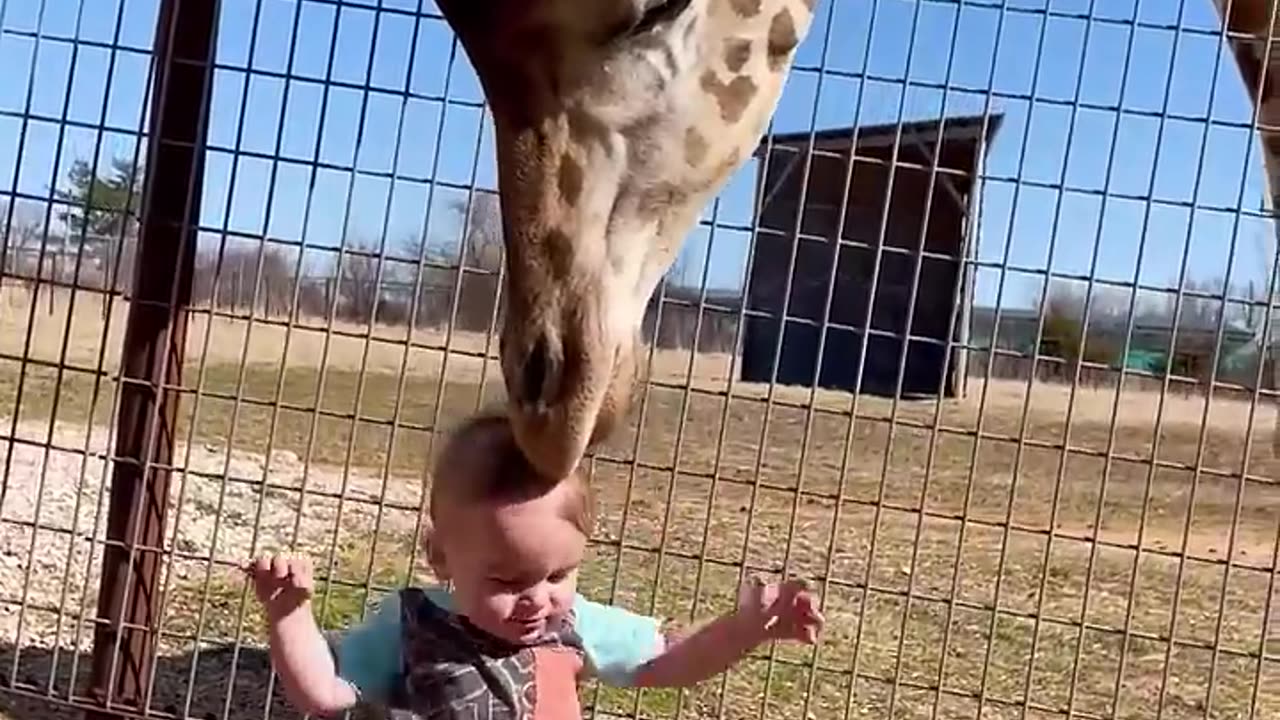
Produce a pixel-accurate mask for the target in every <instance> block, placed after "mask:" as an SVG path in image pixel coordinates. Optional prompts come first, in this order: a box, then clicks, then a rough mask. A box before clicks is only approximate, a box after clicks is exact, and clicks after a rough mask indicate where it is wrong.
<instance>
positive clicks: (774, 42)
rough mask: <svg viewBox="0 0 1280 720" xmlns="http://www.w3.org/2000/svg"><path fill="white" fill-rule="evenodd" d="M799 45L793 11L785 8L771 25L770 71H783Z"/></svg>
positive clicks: (775, 16)
mask: <svg viewBox="0 0 1280 720" xmlns="http://www.w3.org/2000/svg"><path fill="white" fill-rule="evenodd" d="M799 43H800V37H799V36H798V35H797V34H796V21H795V19H794V18H792V17H791V11H790V10H788V9H786V8H783V9H782V10H781V11H780V12H779V13H778V14H777V15H774V16H773V21H772V22H770V23H769V69H770V70H772V71H774V72H777V71H778V70H780V69H782V66H783V65H786V63H787V57H788V56H789V55H790V54H791V51H792V50H795V49H796V45H798V44H799Z"/></svg>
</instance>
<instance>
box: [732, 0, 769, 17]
mask: <svg viewBox="0 0 1280 720" xmlns="http://www.w3.org/2000/svg"><path fill="white" fill-rule="evenodd" d="M761 5H763V0H729V6H730V7H732V8H733V11H734V12H736V13H738V14H739V15H741V16H742V17H746V18H749V17H755V16H756V15H759V14H760V7H761Z"/></svg>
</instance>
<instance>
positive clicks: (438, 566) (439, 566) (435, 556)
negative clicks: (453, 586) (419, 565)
mask: <svg viewBox="0 0 1280 720" xmlns="http://www.w3.org/2000/svg"><path fill="white" fill-rule="evenodd" d="M435 540H436V537H435V528H434V527H432V525H431V521H429V520H426V521H423V528H422V549H423V551H424V552H425V553H426V555H427V564H429V565H430V566H431V572H433V573H435V576H436V579H438V580H448V579H449V570H448V568H447V563H446V562H445V559H444V547H443V544H442V543H440V542H436V541H435Z"/></svg>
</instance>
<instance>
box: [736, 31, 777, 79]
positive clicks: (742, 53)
mask: <svg viewBox="0 0 1280 720" xmlns="http://www.w3.org/2000/svg"><path fill="white" fill-rule="evenodd" d="M771 37H772V36H771ZM750 59H751V41H750V40H748V39H747V38H729V39H728V40H725V41H724V64H725V66H726V67H728V68H729V72H731V73H736V72H738V71H739V70H741V69H742V66H743V65H746V64H747V61H748V60H750Z"/></svg>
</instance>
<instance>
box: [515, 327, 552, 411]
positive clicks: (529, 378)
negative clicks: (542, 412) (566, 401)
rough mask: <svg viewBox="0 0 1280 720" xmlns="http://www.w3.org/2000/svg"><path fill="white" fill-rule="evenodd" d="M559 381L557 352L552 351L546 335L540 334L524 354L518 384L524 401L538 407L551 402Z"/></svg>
mask: <svg viewBox="0 0 1280 720" xmlns="http://www.w3.org/2000/svg"><path fill="white" fill-rule="evenodd" d="M559 382H560V361H559V357H558V353H555V352H553V350H552V348H551V343H550V342H549V341H548V339H547V336H546V335H542V336H540V337H539V338H538V340H537V342H535V343H534V344H533V348H531V349H530V350H529V354H528V355H526V356H525V359H524V367H523V368H522V369H521V375H520V386H521V389H522V391H523V392H522V394H523V395H524V401H525V403H526V404H528V405H533V406H537V407H539V408H542V407H545V406H546V405H549V404H551V403H552V402H553V401H554V400H555V394H556V388H557V386H558V385H559Z"/></svg>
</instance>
